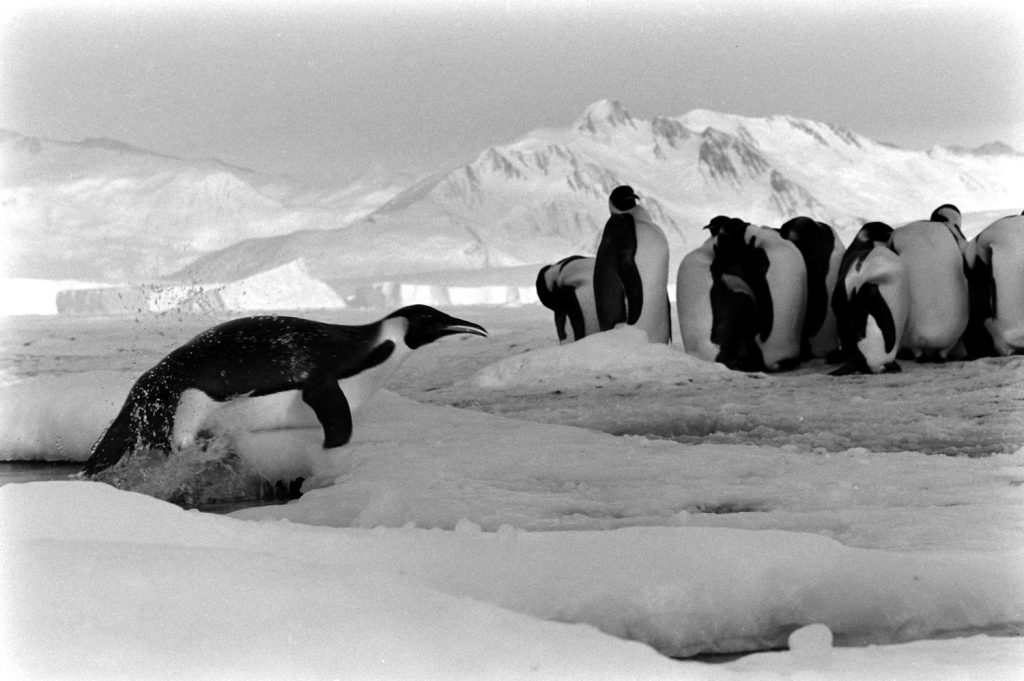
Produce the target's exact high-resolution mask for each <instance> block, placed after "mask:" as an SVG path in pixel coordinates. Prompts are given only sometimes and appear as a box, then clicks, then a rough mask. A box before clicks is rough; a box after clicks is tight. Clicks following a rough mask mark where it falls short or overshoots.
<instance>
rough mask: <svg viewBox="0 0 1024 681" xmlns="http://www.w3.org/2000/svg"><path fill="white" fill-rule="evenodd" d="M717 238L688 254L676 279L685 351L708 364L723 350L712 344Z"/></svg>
mask: <svg viewBox="0 0 1024 681" xmlns="http://www.w3.org/2000/svg"><path fill="white" fill-rule="evenodd" d="M712 242H713V239H708V240H707V241H706V242H704V244H703V245H702V246H700V247H699V248H697V249H696V250H694V251H691V252H690V253H687V254H686V255H685V256H684V257H683V260H682V262H680V263H679V274H678V276H677V278H676V309H677V311H678V316H679V334H680V336H682V341H683V350H685V351H686V352H687V353H688V354H690V355H693V356H695V357H699V358H701V359H703V360H706V361H708V362H714V361H715V358H716V357H718V352H719V350H720V348H719V346H718V345H717V344H716V343H712V342H711V328H712V326H713V322H714V312H713V311H712V309H711V287H712V285H713V284H714V282H713V281H712V278H711V262H712V260H713V259H714V251H713V250H712V246H711V244H712Z"/></svg>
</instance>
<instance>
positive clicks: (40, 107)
mask: <svg viewBox="0 0 1024 681" xmlns="http://www.w3.org/2000/svg"><path fill="white" fill-rule="evenodd" d="M0 4H2V3H0ZM1020 4H1024V3H1021V2H1020V1H1019V0H1014V1H1012V2H1010V1H1006V2H1002V1H999V2H997V1H995V0H980V1H979V0H970V1H964V0H957V1H956V2H952V1H945V0H944V1H932V2H909V3H908V2H899V1H898V0H885V1H875V0H870V1H868V0H841V1H840V0H836V1H835V2H830V1H827V0H826V1H824V2H809V1H807V0H800V1H796V0H774V1H771V2H762V1H760V0H757V1H755V0H742V1H730V0H710V1H708V2H704V1H703V0H701V1H699V2H688V1H686V0H679V1H677V2H650V1H647V2H645V1H641V0H620V1H619V2H608V1H594V2H584V1H582V0H580V1H575V0H540V1H539V2H532V1H531V2H520V1H518V0H508V1H506V2H497V1H487V0H484V1H478V2H469V1H463V2H455V1H453V0H447V1H443V2H437V1H433V2H431V1H429V0H415V1H404V0H403V1H402V2H383V1H382V0H375V1H374V2H369V1H365V0H364V1H348V2H327V1H321V2H311V1H310V0H289V1H287V2H286V1H284V0H280V1H264V2H253V1H252V0H250V1H248V2H242V1H235V2H184V1H183V0H172V1H164V2H150V1H146V2H134V3H131V2H125V1H123V0H122V1H121V2H113V3H110V2H107V3H100V2H84V1H83V0H79V1H78V2H75V3H69V2H23V3H8V4H6V5H5V9H3V10H0V11H2V12H3V16H2V29H0V30H2V33H0V127H5V128H8V129H11V130H14V131H17V132H20V133H23V134H27V135H34V136H42V137H48V138H53V139H58V140H72V141H77V140H81V139H83V138H87V137H110V138H114V139H118V140H122V141H125V142H129V143H131V144H135V145H137V146H141V147H144V148H147V149H152V150H154V151H159V152H163V153H168V154H173V155H178V156H184V157H189V158H202V157H211V156H212V157H217V158H220V159H222V160H225V161H228V162H231V163H236V164H239V165H243V166H247V167H251V168H254V169H258V170H262V171H267V172H273V173H287V174H293V175H298V176H300V177H305V178H317V179H322V180H324V181H327V182H336V181H345V180H348V179H352V178H353V177H354V176H356V175H358V174H359V173H361V172H363V171H364V170H366V169H368V168H372V167H375V166H382V167H385V168H389V169H400V168H402V167H407V166H408V167H413V168H416V169H417V170H440V169H443V168H444V167H445V166H454V165H456V164H458V163H461V162H465V161H468V160H471V159H472V158H473V157H474V156H475V155H476V154H477V153H478V152H479V151H481V150H483V149H484V148H486V147H488V146H492V145H497V144H502V143H506V142H510V141H512V140H513V139H515V138H516V137H519V136H520V135H523V134H525V133H526V132H528V131H530V130H531V129H533V128H537V127H563V126H568V125H570V124H571V123H572V122H573V120H574V119H575V118H576V117H577V116H578V115H579V114H580V112H581V111H582V110H583V109H584V108H585V107H586V106H587V105H588V104H589V103H591V102H593V101H596V100H598V99H602V98H612V99H618V100H620V101H621V102H622V103H623V104H624V105H625V107H626V108H627V109H629V110H630V111H631V112H632V113H633V114H634V115H635V116H639V117H644V118H649V117H651V116H654V115H659V114H661V115H669V116H674V115H680V114H683V113H685V112H687V111H689V110H691V109H694V108H706V109H715V110H719V111H726V112H730V113H737V114H743V115H747V116H767V115H773V114H790V115H795V116H799V117H805V118H811V119H815V120H822V121H827V122H830V123H835V124H838V125H841V126H844V127H846V128H849V129H851V130H854V131H856V132H859V133H861V134H864V135H867V136H869V137H872V138H874V139H877V140H879V141H886V142H893V143H896V144H899V145H901V146H905V147H910V148H922V149H923V148H928V147H930V146H932V145H934V144H964V145H971V146H974V145H978V144H982V143H985V142H989V141H993V140H997V139H998V140H1002V141H1005V142H1007V143H1010V144H1012V145H1014V146H1015V147H1016V148H1018V149H1020V150H1024V11H1022V10H1020V9H1017V8H1016V6H1017V5H1020ZM211 6H215V8H211Z"/></svg>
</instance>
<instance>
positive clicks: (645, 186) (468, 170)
mask: <svg viewBox="0 0 1024 681" xmlns="http://www.w3.org/2000/svg"><path fill="white" fill-rule="evenodd" d="M0 145H2V147H0V149H2V156H3V159H4V160H3V165H2V167H0V197H2V202H3V212H4V221H5V223H6V224H7V230H8V233H9V241H10V246H9V247H8V248H7V249H6V253H5V256H4V258H5V261H4V262H3V263H2V265H0V266H2V267H4V268H5V271H6V272H7V273H8V275H9V276H46V277H49V278H55V277H54V276H53V274H52V273H53V272H59V273H60V278H88V279H93V280H98V281H108V282H109V281H140V280H145V281H153V280H156V279H158V278H164V279H166V280H174V281H179V282H188V283H193V284H194V283H197V282H198V283H208V282H217V283H224V282H230V281H236V280H240V279H243V278H246V277H251V276H254V275H256V274H259V273H260V272H265V271H268V270H272V269H275V268H279V267H281V266H284V265H286V264H288V263H294V262H296V261H301V262H302V263H303V271H304V272H306V273H308V274H309V275H310V276H311V277H313V278H315V279H317V280H320V281H326V282H334V283H335V284H336V283H337V282H340V281H346V280H347V281H351V280H366V279H381V278H386V277H394V276H396V275H407V274H410V273H429V272H438V271H453V270H456V271H466V270H479V269H487V268H503V267H514V266H522V265H533V264H538V263H546V262H552V261H554V260H557V259H559V258H561V257H563V256H565V255H569V254H571V253H593V252H594V250H595V249H596V243H597V240H598V237H599V234H600V230H601V228H602V227H603V225H604V222H605V219H606V218H607V196H608V193H609V192H610V191H611V189H612V188H614V187H615V186H616V185H618V184H630V185H632V186H633V187H634V188H635V189H636V190H637V192H638V193H639V194H640V196H641V197H642V199H643V202H644V204H645V205H646V206H647V208H648V209H649V210H650V212H651V213H652V215H653V216H654V218H655V219H656V220H657V221H658V222H659V223H660V224H661V225H662V227H663V228H664V229H665V231H666V233H667V234H668V236H669V241H670V245H671V248H672V256H673V258H672V259H673V261H674V262H676V261H678V259H679V258H681V257H682V255H683V254H684V253H685V252H686V251H688V250H689V249H690V248H692V247H694V246H696V245H697V243H699V242H700V241H702V240H703V237H704V234H703V233H702V232H701V231H700V228H701V227H702V226H703V225H704V224H706V223H707V221H708V220H709V219H710V218H711V217H713V216H714V215H717V214H731V215H736V216H741V217H744V218H746V219H748V220H751V221H753V222H758V223H762V224H769V225H778V224H779V223H781V222H782V221H784V220H785V219H787V218H789V217H791V216H794V215H798V214H805V215H811V216H814V217H816V218H818V219H822V220H825V221H827V222H830V223H832V224H834V225H836V226H837V227H838V228H839V229H840V230H841V232H844V233H845V234H847V235H848V234H849V233H850V232H851V230H854V229H855V228H857V227H858V226H859V225H860V223H861V222H862V221H864V220H868V219H881V220H886V221H890V222H893V223H898V222H900V221H906V220H911V219H916V218H920V217H923V216H927V214H928V213H930V211H931V210H932V209H933V208H934V207H935V206H937V205H939V204H940V203H944V202H947V201H948V202H953V203H956V204H958V205H959V206H960V207H961V208H962V209H963V210H964V211H965V212H974V211H984V210H1013V211H1014V212H1017V211H1019V210H1020V208H1021V205H1020V204H1021V202H1024V195H1022V194H1021V193H1020V187H1022V186H1024V155H1022V154H1019V153H1017V152H1015V151H1013V150H1012V149H1010V148H1008V147H1006V146H1005V145H999V144H993V145H986V147H983V148H981V149H979V150H975V151H973V152H970V151H965V150H952V149H943V148H935V149H933V150H931V151H928V152H922V151H910V150H905V149H899V148H895V147H892V146H890V145H885V144H881V143H878V142H875V141H872V140H870V139H867V138H865V137H863V136H860V135H858V134H856V133H853V132H850V131H848V130H844V129H842V128H839V127H837V126H834V125H830V124H827V123H820V122H816V121H809V120H803V119H797V118H793V117H788V116H775V117H771V118H746V117H742V116H736V115H730V114H724V113H718V112H713V111H706V110H695V111H691V112H689V113H687V114H685V115H682V116H678V117H663V116H659V117H655V118H653V119H652V120H643V119H639V118H636V117H634V116H632V115H631V114H630V113H629V112H628V111H627V110H626V109H625V108H624V107H623V106H622V105H621V104H620V103H618V102H614V101H609V100H602V101H599V102H596V103H594V104H592V105H591V106H589V107H588V108H587V109H586V110H585V111H584V112H583V113H582V115H581V116H580V117H579V118H578V119H577V120H576V121H575V122H574V123H573V124H572V125H571V126H569V127H566V128H558V129H541V130H535V131H532V132H530V133H528V134H527V135H525V136H523V137H522V138H520V139H518V140H516V141H513V142H511V143H509V144H505V145H502V146H496V147H492V148H489V149H487V150H485V151H483V152H482V153H481V154H480V155H479V156H478V157H477V158H476V159H475V160H474V161H472V162H471V163H469V164H467V165H465V166H463V167H460V168H456V169H454V170H450V171H446V172H440V173H437V174H435V175H433V176H431V177H429V178H426V179H423V180H421V181H419V182H417V183H414V184H411V186H407V187H406V188H404V191H401V192H399V191H398V189H397V188H396V185H395V184H394V183H393V182H392V183H389V182H386V181H383V180H377V181H374V182H373V183H370V184H357V185H353V186H350V187H345V188H340V189H338V190H337V191H335V192H329V191H326V190H323V191H302V190H301V189H299V188H297V187H295V186H293V185H289V184H287V183H286V182H284V181H281V180H270V179H267V178H264V177H261V176H259V175H258V174H256V173H253V172H252V171H247V170H244V169H240V168H234V167H231V166H228V165H225V164H223V163H219V162H216V161H209V162H192V161H183V160H180V159H176V158H170V157H167V156H161V155H158V154H153V153H149V152H144V151H142V150H139V149H135V148H132V147H129V146H127V145H123V144H120V143H116V142H110V141H104V140H92V141H86V142H82V143H77V144H69V143H58V142H50V141H45V140H37V139H32V138H25V137H21V136H19V135H16V134H13V133H5V134H3V135H2V136H0Z"/></svg>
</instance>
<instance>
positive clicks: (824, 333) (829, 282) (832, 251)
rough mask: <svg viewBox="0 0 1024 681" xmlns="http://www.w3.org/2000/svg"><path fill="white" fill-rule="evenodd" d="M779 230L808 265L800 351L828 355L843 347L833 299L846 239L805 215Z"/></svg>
mask: <svg viewBox="0 0 1024 681" xmlns="http://www.w3.org/2000/svg"><path fill="white" fill-rule="evenodd" d="M779 233H780V234H781V235H782V238H783V239H786V240H787V241H791V242H793V244H795V245H796V247H797V248H798V249H799V250H800V254H801V255H802V256H803V258H804V265H805V266H806V267H807V312H806V314H805V316H804V328H803V333H802V336H803V337H802V340H801V349H800V354H801V356H802V357H803V358H804V359H807V358H810V357H827V356H828V355H829V354H830V353H832V352H835V351H836V350H837V349H838V348H839V336H838V334H837V332H836V317H835V314H834V313H833V311H832V306H831V304H830V302H831V298H832V292H833V291H834V290H835V288H836V282H837V281H838V279H839V267H840V265H841V263H842V261H843V252H844V250H845V249H844V248H843V242H842V241H841V240H840V239H839V235H838V234H837V233H836V231H835V229H833V228H832V227H831V226H830V225H826V224H825V223H824V222H818V221H817V220H812V219H811V218H809V217H805V216H800V217H795V218H793V219H792V220H789V221H787V222H785V223H783V225H782V227H780V228H779Z"/></svg>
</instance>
